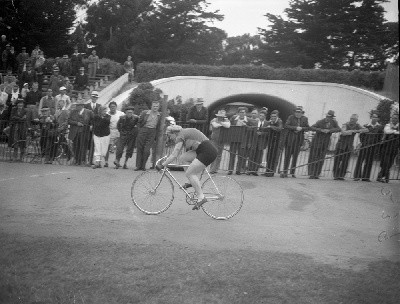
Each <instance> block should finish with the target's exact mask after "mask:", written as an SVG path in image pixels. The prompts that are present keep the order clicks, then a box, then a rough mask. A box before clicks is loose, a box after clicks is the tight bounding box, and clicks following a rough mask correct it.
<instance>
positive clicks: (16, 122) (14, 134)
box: [8, 98, 28, 162]
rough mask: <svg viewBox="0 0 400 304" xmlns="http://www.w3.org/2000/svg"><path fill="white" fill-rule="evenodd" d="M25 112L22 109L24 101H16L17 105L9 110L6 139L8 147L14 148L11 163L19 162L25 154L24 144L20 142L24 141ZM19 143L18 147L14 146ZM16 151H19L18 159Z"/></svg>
mask: <svg viewBox="0 0 400 304" xmlns="http://www.w3.org/2000/svg"><path fill="white" fill-rule="evenodd" d="M27 114H28V113H27V110H26V109H25V108H24V100H23V99H22V98H21V99H18V101H17V104H16V106H15V107H13V108H12V110H11V115H10V136H9V138H8V146H9V147H10V148H14V151H13V156H12V161H21V162H22V160H23V158H24V154H25V148H26V145H25V142H24V141H22V140H25V139H26V127H27V124H26V119H27ZM17 141H20V142H19V144H18V145H14V143H15V142H17ZM18 149H20V155H19V158H18Z"/></svg>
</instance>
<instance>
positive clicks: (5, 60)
mask: <svg viewBox="0 0 400 304" xmlns="http://www.w3.org/2000/svg"><path fill="white" fill-rule="evenodd" d="M10 49H11V45H10V44H7V45H6V48H5V49H4V50H3V52H2V53H1V61H2V62H3V69H5V70H7V67H8V57H9V53H10Z"/></svg>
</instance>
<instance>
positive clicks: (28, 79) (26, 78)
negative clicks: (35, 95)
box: [20, 62, 38, 89]
mask: <svg viewBox="0 0 400 304" xmlns="http://www.w3.org/2000/svg"><path fill="white" fill-rule="evenodd" d="M37 80H38V78H37V75H36V72H35V71H33V70H32V65H31V64H30V63H29V62H27V63H26V71H24V72H22V75H21V82H20V86H21V87H20V89H22V85H23V84H24V83H27V84H28V87H29V88H31V87H32V84H33V83H34V82H37Z"/></svg>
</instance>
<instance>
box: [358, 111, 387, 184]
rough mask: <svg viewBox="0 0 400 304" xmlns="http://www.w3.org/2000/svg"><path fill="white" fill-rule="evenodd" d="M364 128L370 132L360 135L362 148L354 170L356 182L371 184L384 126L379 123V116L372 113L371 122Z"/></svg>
mask: <svg viewBox="0 0 400 304" xmlns="http://www.w3.org/2000/svg"><path fill="white" fill-rule="evenodd" d="M364 127H365V128H367V129H368V132H365V133H361V134H360V142H361V148H360V152H359V154H358V158H357V163H356V167H355V168H354V180H355V181H359V180H360V179H361V180H362V181H364V182H370V181H371V180H370V175H371V171H372V164H373V162H374V157H375V154H376V153H377V152H378V150H379V147H380V145H379V143H380V141H381V139H382V134H383V126H382V125H381V124H380V123H379V116H378V114H377V113H372V114H371V122H370V123H368V124H366V125H364Z"/></svg>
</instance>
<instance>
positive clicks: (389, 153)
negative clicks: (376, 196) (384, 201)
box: [377, 113, 400, 183]
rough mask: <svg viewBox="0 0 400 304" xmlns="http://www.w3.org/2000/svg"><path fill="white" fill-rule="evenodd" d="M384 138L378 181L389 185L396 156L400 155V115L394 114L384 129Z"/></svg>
mask: <svg viewBox="0 0 400 304" xmlns="http://www.w3.org/2000/svg"><path fill="white" fill-rule="evenodd" d="M383 133H384V138H383V141H382V148H381V153H380V160H381V162H380V167H381V170H380V171H379V174H378V178H377V181H378V182H381V183H388V182H389V179H390V168H391V167H392V165H393V163H394V160H395V158H396V155H397V154H398V153H399V143H400V142H399V114H398V113H393V114H392V116H391V118H390V122H389V123H388V124H386V126H385V128H384V129H383Z"/></svg>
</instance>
